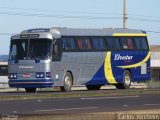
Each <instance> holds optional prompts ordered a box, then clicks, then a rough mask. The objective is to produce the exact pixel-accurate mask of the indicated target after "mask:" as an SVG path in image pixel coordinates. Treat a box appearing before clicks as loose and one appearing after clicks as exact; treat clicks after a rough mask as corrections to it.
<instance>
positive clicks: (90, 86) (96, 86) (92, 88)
mask: <svg viewBox="0 0 160 120" xmlns="http://www.w3.org/2000/svg"><path fill="white" fill-rule="evenodd" d="M86 88H87V89H88V90H100V88H101V85H86Z"/></svg>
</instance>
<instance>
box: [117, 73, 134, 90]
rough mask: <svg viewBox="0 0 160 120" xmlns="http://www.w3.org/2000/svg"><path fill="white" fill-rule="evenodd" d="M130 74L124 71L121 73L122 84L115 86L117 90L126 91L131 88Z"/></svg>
mask: <svg viewBox="0 0 160 120" xmlns="http://www.w3.org/2000/svg"><path fill="white" fill-rule="evenodd" d="M131 81H132V77H131V73H130V72H129V71H128V70H125V71H124V73H123V83H118V84H116V85H115V86H116V88H117V89H128V88H130V86H131Z"/></svg>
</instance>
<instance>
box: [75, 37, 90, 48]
mask: <svg viewBox="0 0 160 120" xmlns="http://www.w3.org/2000/svg"><path fill="white" fill-rule="evenodd" d="M77 44H78V48H79V49H85V50H86V49H91V42H90V39H89V38H78V39H77Z"/></svg>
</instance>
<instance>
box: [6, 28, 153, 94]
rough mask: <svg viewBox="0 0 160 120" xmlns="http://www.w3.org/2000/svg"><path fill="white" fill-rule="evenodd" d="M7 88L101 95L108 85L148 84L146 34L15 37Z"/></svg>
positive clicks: (42, 32) (62, 32) (66, 31)
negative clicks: (83, 88) (75, 89)
mask: <svg viewBox="0 0 160 120" xmlns="http://www.w3.org/2000/svg"><path fill="white" fill-rule="evenodd" d="M8 72H9V86H10V87H15V88H25V90H26V92H35V91H36V89H37V88H46V87H55V86H56V87H60V88H61V90H63V91H71V88H72V87H73V86H86V88H87V89H88V90H99V89H100V88H101V86H103V85H106V84H109V85H114V86H115V87H116V88H117V89H127V88H129V87H130V86H131V82H141V81H146V80H150V50H149V46H148V40H147V33H146V32H145V31H142V30H135V29H121V28H114V29H112V28H103V29H83V28H61V27H53V28H36V29H28V30H24V31H22V32H21V33H20V34H17V35H13V36H11V42H10V52H9V60H8Z"/></svg>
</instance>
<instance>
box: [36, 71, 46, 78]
mask: <svg viewBox="0 0 160 120" xmlns="http://www.w3.org/2000/svg"><path fill="white" fill-rule="evenodd" d="M44 77H45V75H44V72H38V73H36V78H44Z"/></svg>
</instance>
